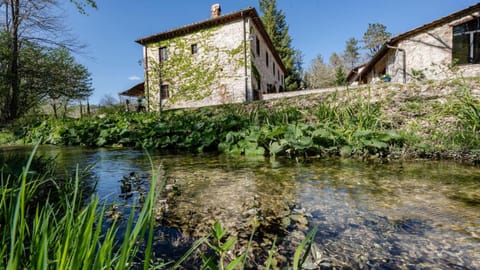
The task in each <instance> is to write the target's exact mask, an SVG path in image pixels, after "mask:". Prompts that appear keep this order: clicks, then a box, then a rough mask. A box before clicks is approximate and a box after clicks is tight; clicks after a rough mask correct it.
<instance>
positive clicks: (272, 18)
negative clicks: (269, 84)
mask: <svg viewBox="0 0 480 270" xmlns="http://www.w3.org/2000/svg"><path fill="white" fill-rule="evenodd" d="M259 6H260V11H261V13H262V22H263V24H264V25H265V30H266V31H267V33H268V35H269V36H270V38H271V40H272V43H273V46H274V47H275V50H276V51H277V53H278V54H279V55H280V58H281V60H282V62H283V64H284V66H285V68H286V76H285V88H286V89H287V90H295V89H298V88H299V87H300V86H301V84H302V79H301V73H302V71H301V69H299V66H301V64H300V65H298V62H299V61H301V58H299V57H298V56H299V55H298V53H297V52H296V50H295V49H294V48H293V47H292V45H291V42H292V38H291V37H290V34H289V33H288V24H287V22H286V18H285V14H284V13H283V11H281V10H279V9H277V2H276V0H259Z"/></svg>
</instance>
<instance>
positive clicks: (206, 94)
mask: <svg viewBox="0 0 480 270" xmlns="http://www.w3.org/2000/svg"><path fill="white" fill-rule="evenodd" d="M243 42H244V35H243V21H242V20H239V21H234V22H231V23H228V24H225V25H222V26H220V27H212V28H207V29H204V30H200V31H198V32H196V33H193V34H188V35H185V36H181V37H175V38H172V39H170V40H163V41H160V42H157V43H153V44H148V46H147V48H148V49H147V57H148V75H147V77H148V86H149V91H148V93H149V105H150V109H151V110H154V111H158V110H159V108H160V106H161V107H162V109H171V108H186V107H201V106H209V105H218V104H224V103H240V102H244V101H245V100H246V99H245V66H244V65H245V55H244V46H243ZM192 44H197V48H198V51H197V53H196V54H192V53H191V45H192ZM161 47H166V49H167V54H168V60H166V61H164V62H162V63H160V62H159V56H160V54H159V48H161ZM159 63H160V64H159ZM146 79H147V78H146ZM160 84H168V87H169V92H170V93H169V94H170V97H169V98H168V99H162V100H161V103H160V93H159V89H160Z"/></svg>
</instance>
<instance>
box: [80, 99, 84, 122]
mask: <svg viewBox="0 0 480 270" xmlns="http://www.w3.org/2000/svg"><path fill="white" fill-rule="evenodd" d="M82 117H83V105H82V102H81V101H80V118H82Z"/></svg>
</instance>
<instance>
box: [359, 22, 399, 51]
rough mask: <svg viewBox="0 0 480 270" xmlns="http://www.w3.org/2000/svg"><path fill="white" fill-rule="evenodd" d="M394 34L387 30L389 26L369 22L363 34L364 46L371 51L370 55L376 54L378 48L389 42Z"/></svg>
mask: <svg viewBox="0 0 480 270" xmlns="http://www.w3.org/2000/svg"><path fill="white" fill-rule="evenodd" d="M391 36H392V34H391V33H390V32H388V31H387V27H386V26H385V25H383V24H381V23H369V24H368V29H367V31H366V32H365V33H364V34H363V38H362V43H363V44H364V46H363V48H364V49H368V50H369V51H370V57H372V56H373V55H375V54H376V53H377V52H378V50H380V48H381V47H382V46H383V44H385V42H387V41H388V40H389V39H390V37H391Z"/></svg>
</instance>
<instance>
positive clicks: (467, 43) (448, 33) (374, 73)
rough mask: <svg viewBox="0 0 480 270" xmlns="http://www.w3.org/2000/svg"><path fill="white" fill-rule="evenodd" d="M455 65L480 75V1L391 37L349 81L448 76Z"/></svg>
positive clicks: (407, 79) (463, 70)
mask: <svg viewBox="0 0 480 270" xmlns="http://www.w3.org/2000/svg"><path fill="white" fill-rule="evenodd" d="M452 64H455V65H456V66H457V67H458V68H459V71H460V72H461V73H462V74H463V75H464V76H466V77H473V76H480V4H476V5H474V6H471V7H469V8H466V9H464V10H460V11H458V12H455V13H453V14H451V15H448V16H446V17H443V18H441V19H438V20H436V21H433V22H431V23H429V24H426V25H423V26H421V27H418V28H416V29H413V30H411V31H408V32H406V33H403V34H401V35H398V36H396V37H394V38H392V39H390V40H389V41H388V42H386V43H385V44H384V45H383V47H382V48H381V49H380V50H379V51H378V52H377V53H376V54H375V55H374V56H373V58H372V60H370V62H368V63H366V64H364V65H362V66H359V67H358V68H354V69H353V70H352V72H350V74H348V76H347V81H348V82H349V83H371V82H375V81H377V80H380V79H382V78H383V79H387V80H391V81H392V82H398V83H407V82H409V81H412V80H417V79H434V80H435V79H445V78H446V77H447V76H448V74H449V73H448V72H449V71H448V70H449V69H448V67H449V66H452Z"/></svg>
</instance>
